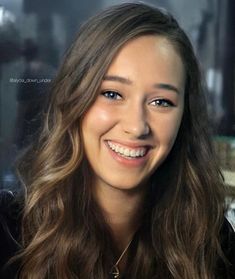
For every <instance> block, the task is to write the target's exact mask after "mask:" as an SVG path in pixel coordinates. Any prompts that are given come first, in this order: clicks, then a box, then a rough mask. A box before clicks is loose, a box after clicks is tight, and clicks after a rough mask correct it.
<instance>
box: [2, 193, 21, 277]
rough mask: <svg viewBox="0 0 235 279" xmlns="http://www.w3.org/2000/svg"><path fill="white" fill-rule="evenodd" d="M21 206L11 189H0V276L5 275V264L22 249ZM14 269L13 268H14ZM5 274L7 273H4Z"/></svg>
mask: <svg viewBox="0 0 235 279" xmlns="http://www.w3.org/2000/svg"><path fill="white" fill-rule="evenodd" d="M20 223H21V218H20V207H19V204H18V202H17V201H16V197H15V195H14V194H13V193H12V192H11V191H7V190H1V191H0V275H1V276H0V278H13V277H11V276H10V275H8V276H7V277H6V276H3V271H4V270H5V269H4V266H5V264H6V263H7V262H8V260H9V259H10V258H11V257H13V256H14V255H15V254H16V252H17V251H18V250H19V249H20V245H19V243H18V240H19V238H20ZM12 270H13V269H12ZM4 274H5V273H4Z"/></svg>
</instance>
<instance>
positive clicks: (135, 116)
mask: <svg viewBox="0 0 235 279" xmlns="http://www.w3.org/2000/svg"><path fill="white" fill-rule="evenodd" d="M122 129H123V131H124V133H126V134H130V135H131V136H133V137H135V138H145V137H146V136H148V135H149V134H150V126H149V123H148V119H147V115H146V112H145V108H144V105H137V104H136V105H131V106H128V107H127V109H126V111H125V112H123V116H122Z"/></svg>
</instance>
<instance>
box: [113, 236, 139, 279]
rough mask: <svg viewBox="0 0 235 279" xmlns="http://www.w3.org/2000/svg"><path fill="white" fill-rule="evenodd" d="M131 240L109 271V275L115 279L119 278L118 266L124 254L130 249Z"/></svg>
mask: <svg viewBox="0 0 235 279" xmlns="http://www.w3.org/2000/svg"><path fill="white" fill-rule="evenodd" d="M132 240H133V238H132V239H131V240H130V241H129V243H128V244H127V246H126V248H125V249H124V250H123V252H122V253H121V255H120V257H119V258H118V260H117V261H116V263H115V264H114V265H113V266H112V268H111V270H110V274H111V275H112V277H113V278H115V279H116V278H119V276H120V270H119V268H118V264H119V263H120V261H121V260H122V258H123V256H124V255H125V254H126V251H127V250H128V248H129V247H130V245H131V242H132Z"/></svg>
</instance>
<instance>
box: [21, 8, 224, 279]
mask: <svg viewBox="0 0 235 279" xmlns="http://www.w3.org/2000/svg"><path fill="white" fill-rule="evenodd" d="M153 34H154V35H157V36H162V37H165V38H167V39H168V41H169V42H170V43H171V44H172V45H173V46H174V48H175V50H176V51H177V53H178V54H179V55H180V57H181V59H182V61H183V63H184V67H185V72H186V87H185V108H184V114H183V119H182V123H181V127H180V130H179V133H178V136H177V139H176V141H175V144H174V146H173V148H172V150H171V152H170V154H169V156H168V157H167V159H166V160H165V162H164V163H163V164H162V165H161V166H160V167H159V168H158V169H157V170H156V171H155V173H154V174H153V175H152V177H151V181H150V183H149V195H148V196H147V200H146V207H145V208H143V210H144V214H145V215H144V218H143V221H142V224H141V226H140V228H139V230H138V232H137V233H136V235H135V238H134V240H133V242H132V244H131V247H130V249H129V254H128V260H127V266H126V270H125V278H131V279H137V278H139V279H141V278H142V279H143V278H146V279H149V278H175V279H182V278H183V279H199V278H203V279H209V278H214V276H215V266H216V262H217V260H218V258H219V257H223V254H222V250H221V247H220V244H219V231H220V228H221V224H222V222H223V215H224V187H223V180H222V177H221V175H220V171H219V168H218V166H217V163H216V159H215V155H214V151H213V148H212V145H211V140H210V133H209V129H208V122H207V112H206V103H205V100H204V96H203V88H202V83H201V77H200V70H199V66H198V63H197V59H196V57H195V54H194V51H193V48H192V46H191V43H190V41H189V39H188V37H187V36H186V34H185V33H184V31H183V30H182V29H181V28H180V27H179V25H178V23H177V22H176V20H175V19H174V18H173V17H172V16H171V15H169V14H168V13H167V12H166V11H163V10H161V9H157V8H154V7H151V6H148V5H145V4H141V3H125V4H121V5H117V6H113V7H110V8H108V9H107V10H104V11H102V12H101V13H99V14H98V15H96V16H94V17H93V18H91V19H90V20H88V21H87V22H86V23H85V24H84V25H83V26H82V27H81V29H80V31H79V34H78V37H77V38H76V40H75V42H74V43H73V45H72V47H71V48H70V49H69V51H68V52H67V54H66V56H65V59H64V63H63V64H62V65H61V67H60V69H59V72H58V75H57V77H56V78H55V81H54V85H53V88H52V93H51V97H50V101H49V106H48V110H47V112H46V114H45V124H44V127H43V129H42V132H41V134H40V136H39V138H38V140H37V142H35V143H34V144H33V145H32V146H31V148H30V149H29V150H28V152H27V153H26V154H25V155H24V157H23V159H22V160H21V162H20V165H19V172H20V176H21V179H22V181H23V183H24V184H25V186H26V187H25V201H24V203H25V206H24V211H23V221H22V228H23V229H22V247H23V248H22V251H21V253H20V254H19V255H18V259H20V261H21V269H20V273H19V276H20V278H21V279H26V278H27V279H43V278H50V279H51V278H58V279H73V278H79V279H85V278H87V279H95V278H96V279H108V278H109V271H110V268H111V266H112V264H113V261H114V259H115V253H116V252H115V251H116V247H115V246H114V244H112V243H113V240H112V236H111V233H110V229H109V227H108V225H107V224H106V222H105V220H104V217H103V215H102V212H101V210H100V208H99V206H98V205H97V204H96V202H95V200H93V198H92V195H91V189H92V181H91V178H90V177H91V172H92V170H91V169H90V168H89V165H88V163H87V161H86V158H85V154H84V149H83V139H82V137H81V131H80V129H81V121H82V119H83V116H84V115H85V113H86V112H87V110H88V109H89V108H90V107H91V105H92V104H93V103H94V102H95V100H96V96H97V91H98V90H99V87H100V84H101V82H102V79H103V77H104V75H105V73H106V71H107V69H108V67H109V65H110V64H111V62H112V60H113V58H114V57H115V55H116V54H117V52H118V51H119V50H120V48H121V47H122V46H123V45H124V44H125V43H126V42H128V41H129V40H131V39H133V38H136V37H138V36H143V35H153Z"/></svg>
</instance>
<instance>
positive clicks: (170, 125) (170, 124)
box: [156, 113, 182, 147]
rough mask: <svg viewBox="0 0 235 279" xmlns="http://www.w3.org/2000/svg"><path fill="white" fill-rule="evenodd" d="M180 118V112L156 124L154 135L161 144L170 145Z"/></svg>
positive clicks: (175, 134)
mask: <svg viewBox="0 0 235 279" xmlns="http://www.w3.org/2000/svg"><path fill="white" fill-rule="evenodd" d="M181 120H182V113H180V114H176V115H174V116H172V117H169V118H166V119H165V120H164V121H162V122H160V123H158V125H156V131H157V132H156V135H157V137H158V140H159V141H160V142H161V143H162V144H163V145H166V146H169V147H172V145H173V144H174V142H175V139H176V137H177V134H178V131H179V127H180V124H181Z"/></svg>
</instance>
